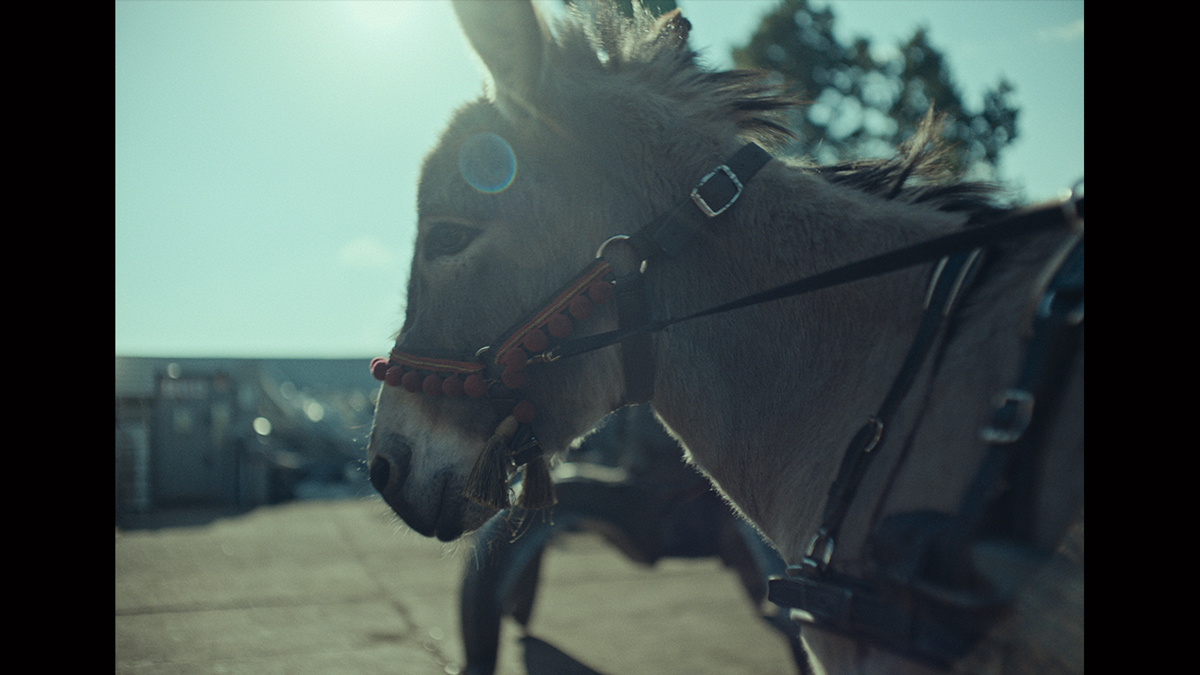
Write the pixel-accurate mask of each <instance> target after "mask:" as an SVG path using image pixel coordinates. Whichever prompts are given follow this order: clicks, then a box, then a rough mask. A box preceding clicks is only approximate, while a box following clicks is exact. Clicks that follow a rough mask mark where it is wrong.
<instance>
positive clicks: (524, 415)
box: [513, 401, 537, 424]
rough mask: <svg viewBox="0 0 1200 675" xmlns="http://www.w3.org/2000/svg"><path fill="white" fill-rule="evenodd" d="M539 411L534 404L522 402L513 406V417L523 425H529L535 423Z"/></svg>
mask: <svg viewBox="0 0 1200 675" xmlns="http://www.w3.org/2000/svg"><path fill="white" fill-rule="evenodd" d="M536 414H537V411H536V410H534V407H533V404H532V403H530V402H529V401H521V402H520V403H518V404H516V405H515V406H513V417H515V418H516V419H517V421H518V422H520V423H521V424H528V423H529V422H532V421H533V418H534V416H535V415H536Z"/></svg>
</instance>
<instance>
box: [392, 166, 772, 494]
mask: <svg viewBox="0 0 1200 675" xmlns="http://www.w3.org/2000/svg"><path fill="white" fill-rule="evenodd" d="M770 159H771V155H770V154H768V153H767V152H766V151H765V150H763V149H762V148H760V147H759V146H757V145H755V144H754V143H749V144H747V145H745V146H744V147H742V148H741V149H740V150H739V151H738V152H737V153H735V154H734V155H733V156H732V157H730V158H729V160H728V161H727V162H726V163H724V164H721V165H720V166H717V167H716V168H714V169H713V170H711V171H710V172H708V174H707V175H705V176H704V177H703V178H701V179H700V181H699V183H697V184H696V187H694V188H693V189H692V191H691V193H690V194H689V195H688V197H687V199H684V200H683V201H681V202H679V203H678V204H677V205H676V206H675V207H674V208H673V209H671V210H670V211H668V212H667V213H665V214H664V215H663V216H661V217H659V218H658V219H656V220H654V221H653V222H651V223H650V224H649V225H647V226H645V227H643V228H642V229H641V230H640V231H638V232H637V233H635V234H633V235H619V236H617V237H612V238H609V239H608V240H606V241H605V242H604V243H602V244H601V245H600V248H599V250H598V251H597V253H596V260H595V261H594V262H593V263H592V264H590V265H589V266H588V267H586V268H585V269H584V270H583V271H582V272H580V273H579V274H578V275H576V276H575V277H574V278H573V279H571V280H570V281H568V282H567V283H566V284H565V285H564V286H563V287H561V288H560V289H559V290H558V291H557V292H556V293H555V294H554V296H553V297H552V298H551V299H550V300H548V301H546V302H544V303H542V305H541V309H538V310H537V311H535V312H533V313H532V314H531V315H529V316H527V317H524V318H523V319H521V320H520V321H518V322H517V323H516V324H515V325H513V326H512V327H510V328H509V329H507V330H506V331H505V332H504V333H502V334H501V336H500V338H499V339H497V340H496V341H495V343H494V344H496V345H498V346H496V347H494V348H493V347H491V346H486V347H481V348H480V349H478V350H477V351H476V352H475V353H474V355H473V356H471V355H462V354H458V355H454V354H445V353H442V352H432V351H403V350H401V349H400V346H399V343H397V345H396V347H395V348H393V349H392V351H391V353H390V354H389V355H388V357H387V358H382V357H380V358H375V359H373V360H372V361H371V374H372V375H373V376H374V377H375V379H377V380H381V381H383V382H385V383H387V384H388V385H391V386H399V387H403V388H404V389H405V390H406V391H409V392H412V393H418V392H420V393H423V394H425V395H426V396H448V397H462V396H465V397H469V398H475V399H480V398H488V399H490V401H491V402H492V404H493V407H494V408H495V410H496V412H497V414H499V415H501V416H502V417H503V419H502V420H501V422H500V425H499V426H497V428H496V431H495V433H493V434H492V437H491V438H490V439H489V440H488V442H487V445H486V446H485V447H484V452H483V453H482V454H481V455H480V458H479V460H478V461H477V462H476V465H475V467H474V468H473V470H472V472H471V476H470V477H469V478H468V480H467V483H468V485H467V489H466V496H467V497H469V498H470V499H472V500H473V501H475V502H477V503H479V504H481V505H484V506H489V507H492V508H495V509H505V508H509V507H510V506H511V503H510V498H509V495H508V489H507V483H508V479H509V475H510V474H511V473H512V471H514V470H515V469H516V468H517V467H520V466H525V480H524V485H523V488H522V492H521V499H520V501H519V503H518V505H519V506H521V507H523V508H527V509H535V508H543V507H546V506H550V505H551V504H554V503H555V501H556V499H555V497H554V493H553V483H552V481H551V480H550V477H549V468H548V466H547V464H546V460H545V457H544V454H543V450H542V448H541V446H540V445H539V444H538V442H537V439H536V437H535V436H534V435H533V429H532V426H531V424H532V422H533V421H534V419H535V418H536V417H537V410H536V408H535V407H534V405H533V403H531V402H530V401H529V400H527V399H525V398H523V397H522V394H521V391H520V389H521V386H522V385H523V384H524V383H525V380H526V370H525V369H526V367H527V366H529V365H531V364H536V363H547V362H551V361H555V360H558V359H559V358H561V357H562V356H564V355H566V354H565V353H564V352H560V351H559V348H560V347H564V346H567V345H568V344H569V343H567V342H566V340H565V338H567V337H568V336H569V335H570V334H571V332H572V331H573V328H574V323H575V322H576V321H584V320H586V319H588V318H589V317H590V316H591V315H592V313H593V311H594V307H595V305H597V304H604V303H607V302H609V301H610V300H612V299H613V298H614V297H615V298H616V302H617V317H618V326H619V328H618V330H621V329H629V328H630V327H634V328H637V327H644V326H646V325H647V324H648V323H649V314H648V311H647V309H646V301H645V295H644V292H643V284H642V277H641V269H644V268H645V261H646V260H648V259H650V258H652V257H655V256H658V255H662V254H665V255H670V256H674V255H676V254H677V253H678V252H679V250H680V249H681V248H682V247H683V245H684V244H685V243H686V242H687V241H688V240H689V239H690V238H691V237H692V235H694V234H695V233H696V232H698V231H699V230H700V228H701V227H702V226H703V225H704V223H705V222H707V221H708V220H709V219H713V218H716V217H718V216H720V215H721V214H723V213H724V212H725V211H726V210H728V209H729V207H731V206H732V205H733V204H734V203H735V202H736V201H737V200H738V198H739V197H740V196H741V195H742V192H743V190H744V189H745V184H746V183H747V182H748V181H749V180H750V179H751V178H752V177H753V176H754V174H755V173H757V172H758V170H759V169H761V168H762V167H763V166H764V165H765V164H766V163H767V162H768V161H770ZM618 241H619V242H622V243H626V244H628V245H629V246H631V247H633V249H634V251H635V252H637V253H638V255H639V256H640V257H641V258H642V261H643V264H642V266H641V269H639V270H638V271H637V272H635V273H633V274H630V275H627V276H624V277H621V278H617V275H616V273H615V272H614V270H613V267H612V265H611V264H610V263H609V262H608V261H606V260H605V259H604V257H603V256H604V254H605V252H606V250H607V248H608V247H609V246H610V245H611V244H614V243H616V242H618ZM616 342H620V343H621V345H622V349H621V356H622V362H623V366H624V367H623V368H622V370H623V371H624V373H625V380H626V382H625V384H626V386H625V392H626V395H625V403H644V402H646V401H649V400H650V397H651V395H652V393H653V386H654V375H653V373H654V362H653V358H652V354H651V349H650V334H649V332H647V331H630V333H629V334H628V335H626V336H625V337H623V338H620V339H617V340H612V341H610V342H608V343H606V344H605V345H601V346H607V345H609V344H614V343H616ZM599 348H600V347H599V346H597V347H593V348H591V349H588V350H586V351H592V350H594V349H599ZM567 351H568V352H569V353H570V355H575V354H579V353H583V352H582V351H580V350H579V349H578V347H577V346H576V347H575V348H573V349H569V350H567Z"/></svg>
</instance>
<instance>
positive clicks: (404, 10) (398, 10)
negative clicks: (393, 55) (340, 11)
mask: <svg viewBox="0 0 1200 675" xmlns="http://www.w3.org/2000/svg"><path fill="white" fill-rule="evenodd" d="M417 4H418V3H415V2H388V1H386V0H348V1H347V2H346V5H345V6H346V9H347V11H349V12H350V16H351V17H353V19H354V20H355V23H356V24H358V25H360V26H362V27H363V28H366V29H368V30H370V31H372V32H376V33H391V32H394V31H395V30H396V29H397V28H399V27H400V26H402V25H403V24H404V22H405V20H406V19H407V18H408V17H409V15H410V14H412V10H413V7H414V6H416V5H417Z"/></svg>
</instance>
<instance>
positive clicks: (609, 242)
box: [596, 234, 629, 259]
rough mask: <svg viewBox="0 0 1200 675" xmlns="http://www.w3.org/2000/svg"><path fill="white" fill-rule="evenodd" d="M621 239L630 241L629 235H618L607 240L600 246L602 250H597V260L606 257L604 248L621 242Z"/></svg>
mask: <svg viewBox="0 0 1200 675" xmlns="http://www.w3.org/2000/svg"><path fill="white" fill-rule="evenodd" d="M619 239H625V240H628V239H629V235H627V234H618V235H616V236H613V237H609V238H608V239H605V240H604V242H603V243H601V244H600V248H598V249H596V258H597V259H599V258H602V257H604V247H606V246H608V245H609V244H611V243H612V242H614V241H617V240H619Z"/></svg>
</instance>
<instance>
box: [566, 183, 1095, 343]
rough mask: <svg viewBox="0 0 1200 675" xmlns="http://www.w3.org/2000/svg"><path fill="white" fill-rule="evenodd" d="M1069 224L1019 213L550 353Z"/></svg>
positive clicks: (1052, 210) (1047, 212)
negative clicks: (713, 305)
mask: <svg viewBox="0 0 1200 675" xmlns="http://www.w3.org/2000/svg"><path fill="white" fill-rule="evenodd" d="M1075 204H1076V209H1075V210H1076V212H1077V213H1078V214H1079V215H1082V213H1083V198H1082V197H1081V198H1079V199H1078V200H1076V202H1075ZM1071 224H1072V220H1071V216H1068V215H1067V214H1064V212H1063V209H1062V208H1061V207H1059V206H1049V207H1039V208H1033V209H1023V210H1021V211H1017V212H1015V213H1013V214H1011V215H1010V216H1008V217H1005V218H1003V219H1001V220H998V221H996V222H994V223H990V224H988V225H982V226H979V227H972V228H970V229H967V230H963V231H961V232H954V233H952V234H948V235H944V236H941V237H937V238H935V239H930V240H928V241H923V242H920V243H917V244H913V245H911V246H908V247H906V248H902V249H899V250H896V251H891V252H889V253H884V254H881V255H877V256H874V257H871V258H866V259H864V260H859V261H856V262H852V263H849V264H847V265H843V266H841V267H836V268H834V269H831V270H827V271H825V272H820V273H817V274H814V275H812V276H808V277H804V278H803V279H797V280H796V281H792V282H789V283H786V284H781V285H779V286H775V287H773V288H768V289H766V290H764V291H759V292H758V293H752V294H750V295H747V296H744V297H741V298H738V299H736V300H731V301H729V302H726V303H724V304H721V305H717V306H715V307H710V308H708V309H705V310H701V311H699V312H695V313H693V314H688V315H686V316H680V317H673V318H666V319H661V320H659V321H650V322H647V323H645V324H643V325H640V326H629V327H625V328H618V329H617V330H614V331H609V332H607V333H598V334H596V335H590V336H587V337H582V338H575V339H572V340H568V341H566V342H564V343H562V344H560V345H558V346H557V347H556V348H555V349H554V357H555V358H565V357H568V356H575V355H578V354H585V353H587V352H590V351H595V350H597V349H602V348H604V347H607V346H609V345H612V344H616V343H618V342H622V341H624V340H628V339H629V338H630V337H631V336H633V335H634V334H636V333H638V332H643V331H649V332H657V331H660V330H663V329H664V328H667V327H668V326H673V325H675V324H677V323H682V322H684V321H691V320H692V319H699V318H701V317H705V316H711V315H713V314H721V313H724V312H730V311H733V310H735V309H741V308H742V307H750V306H752V305H760V304H763V303H766V302H771V301H773V300H782V299H784V298H791V297H795V296H797V295H803V294H805V293H812V292H814V291H819V290H823V289H826V288H831V287H833V286H838V285H840V284H845V283H849V282H851V281H858V280H860V279H866V278H868V277H872V276H878V275H881V274H887V273H889V272H895V271H897V270H901V269H905V268H908V267H914V266H916V265H921V264H925V263H931V262H934V261H935V260H938V259H940V258H944V257H946V256H951V255H955V254H958V253H964V252H967V251H971V250H973V249H976V248H979V247H981V246H985V245H987V244H991V243H994V242H998V241H1003V240H1006V239H1015V238H1017V237H1022V236H1027V235H1030V234H1036V233H1038V232H1044V231H1047V230H1052V229H1055V228H1058V227H1063V226H1064V225H1071ZM632 239H633V238H632V237H631V240H632ZM635 248H636V245H635Z"/></svg>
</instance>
